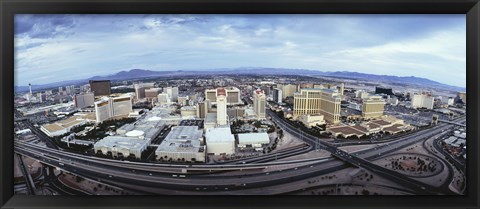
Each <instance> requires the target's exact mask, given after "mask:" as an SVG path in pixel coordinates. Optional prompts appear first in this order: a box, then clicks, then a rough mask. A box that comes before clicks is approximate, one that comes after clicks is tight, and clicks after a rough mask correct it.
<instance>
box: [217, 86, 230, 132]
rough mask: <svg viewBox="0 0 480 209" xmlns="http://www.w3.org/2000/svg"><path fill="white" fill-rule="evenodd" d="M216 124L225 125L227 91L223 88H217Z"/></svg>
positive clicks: (226, 120) (226, 119)
mask: <svg viewBox="0 0 480 209" xmlns="http://www.w3.org/2000/svg"><path fill="white" fill-rule="evenodd" d="M216 96H217V124H218V125H220V126H221V125H227V124H228V118H227V117H228V116H227V91H226V90H225V89H224V88H217V95H216Z"/></svg>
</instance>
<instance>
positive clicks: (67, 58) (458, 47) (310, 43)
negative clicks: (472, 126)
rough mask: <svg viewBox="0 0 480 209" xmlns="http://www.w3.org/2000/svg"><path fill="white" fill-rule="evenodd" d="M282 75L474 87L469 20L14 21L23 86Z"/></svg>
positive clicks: (438, 17)
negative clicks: (266, 71) (141, 72)
mask: <svg viewBox="0 0 480 209" xmlns="http://www.w3.org/2000/svg"><path fill="white" fill-rule="evenodd" d="M237 67H274V68H295V69H310V70H320V71H355V72H362V73H372V74H384V75H398V76H418V77H424V78H429V79H432V80H435V81H439V82H442V83H445V84H450V85H454V86H460V87H465V85H466V20H465V15H16V16H15V73H16V74H15V79H16V81H15V82H16V85H27V84H28V83H29V82H30V83H32V84H46V83H52V82H56V81H62V80H73V79H82V78H89V77H92V76H96V75H108V74H113V73H116V72H119V71H122V70H130V69H136V68H140V69H147V70H156V71H162V70H202V69H213V68H237Z"/></svg>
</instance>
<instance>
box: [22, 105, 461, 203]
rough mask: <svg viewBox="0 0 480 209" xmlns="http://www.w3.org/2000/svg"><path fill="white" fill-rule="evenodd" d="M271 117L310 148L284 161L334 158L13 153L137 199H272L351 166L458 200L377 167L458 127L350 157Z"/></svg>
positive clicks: (36, 149)
mask: <svg viewBox="0 0 480 209" xmlns="http://www.w3.org/2000/svg"><path fill="white" fill-rule="evenodd" d="M267 113H268V115H269V116H270V117H271V118H272V121H274V122H275V123H276V124H277V126H278V127H279V128H281V129H282V130H284V131H285V132H287V133H289V134H290V135H292V136H294V137H296V138H298V139H301V140H302V141H304V142H305V143H306V144H308V145H303V146H299V147H298V148H295V149H292V150H289V151H288V152H287V151H285V152H284V153H282V154H284V156H285V157H288V156H292V155H296V154H298V153H305V152H307V151H311V150H312V149H313V148H315V149H322V150H326V151H328V152H330V153H331V154H332V156H333V157H326V158H316V159H302V160H291V161H274V160H275V159H277V158H278V154H276V155H277V156H275V154H270V155H265V156H257V157H253V158H251V159H246V160H240V161H236V162H230V163H225V164H212V165H210V164H189V165H187V164H184V165H182V164H161V163H144V162H129V161H119V160H112V159H104V158H98V157H92V156H85V155H81V154H75V153H71V152H67V151H64V150H58V149H57V147H56V146H54V145H55V144H54V143H52V141H51V140H49V139H45V136H43V135H41V134H40V137H41V139H42V140H45V141H46V142H47V147H42V146H38V145H35V144H30V143H25V142H19V141H16V142H15V145H14V150H15V153H17V154H20V155H23V156H28V157H31V158H33V159H36V160H38V161H40V162H41V163H42V164H45V165H48V166H52V167H57V168H58V169H60V170H62V171H65V172H68V173H72V174H74V175H78V176H81V177H83V178H85V179H89V180H92V181H95V182H99V183H102V184H106V185H111V186H114V187H117V188H119V189H123V190H127V191H131V192H133V193H138V194H269V193H268V191H272V190H268V189H265V188H273V187H275V186H278V185H283V184H285V185H286V184H291V183H294V182H298V181H301V180H305V179H308V178H312V177H316V176H320V175H325V174H329V173H333V172H336V171H340V170H343V169H346V168H349V167H352V166H353V167H359V168H362V169H364V170H368V171H370V172H372V173H375V174H377V175H379V176H381V177H383V178H385V179H388V180H390V181H392V182H395V183H397V184H400V185H402V186H403V187H404V188H406V189H408V190H409V191H411V193H412V194H425V195H431V194H453V192H452V191H450V190H448V187H445V186H441V187H435V186H431V185H429V184H426V183H424V182H421V181H419V180H417V179H414V178H411V177H407V176H405V175H402V174H400V173H398V172H396V171H393V170H390V169H387V168H384V167H381V166H379V165H376V164H374V163H372V161H374V160H376V159H380V158H382V157H383V156H384V155H387V154H389V153H392V152H394V151H396V150H400V149H402V148H405V147H408V146H411V145H412V144H415V143H418V142H422V141H425V140H427V139H429V138H431V137H434V136H435V135H437V134H441V133H443V132H444V131H445V130H446V129H449V128H451V127H453V126H454V124H440V125H437V126H434V127H431V128H429V129H425V130H420V131H416V132H414V133H412V134H408V135H402V136H400V137H398V139H396V140H393V141H389V142H386V143H383V144H378V145H376V146H374V147H372V148H368V149H364V150H361V151H357V152H352V153H347V152H345V151H343V150H341V149H339V146H338V145H333V144H330V143H328V142H325V141H322V140H319V139H318V138H316V137H314V136H311V135H309V134H306V133H303V132H302V131H300V130H298V129H296V128H295V127H293V126H292V125H290V124H288V123H287V122H285V121H283V120H282V119H280V118H279V117H278V116H277V115H276V114H274V113H273V112H271V111H269V110H268V111H267ZM462 121H465V117H462V118H459V119H456V120H454V121H453V122H454V123H459V122H462ZM27 125H28V124H27ZM30 126H31V127H30V128H32V131H35V130H36V131H38V129H35V127H33V126H32V125H31V124H30ZM35 133H36V132H35ZM47 138H48V137H47ZM274 156H275V157H274ZM272 161H273V162H272ZM278 165H289V168H286V169H277V170H274V171H269V172H265V171H264V170H263V169H266V168H269V167H272V166H278ZM228 171H250V172H248V173H238V172H237V173H234V174H231V175H219V173H220V174H221V173H224V172H228ZM449 178H450V179H449V180H448V181H447V182H448V183H449V182H450V181H451V175H450V177H449ZM288 192H290V191H288V190H284V191H275V192H272V193H271V194H282V193H288Z"/></svg>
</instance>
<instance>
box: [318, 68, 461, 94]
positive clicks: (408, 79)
mask: <svg viewBox="0 0 480 209" xmlns="http://www.w3.org/2000/svg"><path fill="white" fill-rule="evenodd" d="M325 76H329V77H338V78H355V79H361V80H368V81H378V82H383V83H393V84H409V85H420V86H425V87H431V88H438V89H444V90H450V91H465V88H462V87H458V86H451V85H447V84H443V83H440V82H437V81H432V80H430V79H426V78H419V77H415V76H405V77H400V76H392V75H373V74H365V73H357V72H348V71H339V72H328V73H327V74H326V75H325Z"/></svg>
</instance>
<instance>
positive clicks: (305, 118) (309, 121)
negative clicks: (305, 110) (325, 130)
mask: <svg viewBox="0 0 480 209" xmlns="http://www.w3.org/2000/svg"><path fill="white" fill-rule="evenodd" d="M298 120H299V121H300V122H302V123H303V125H305V127H307V128H311V127H313V126H317V125H323V124H325V120H324V119H323V115H320V114H317V115H301V116H299V117H298Z"/></svg>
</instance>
